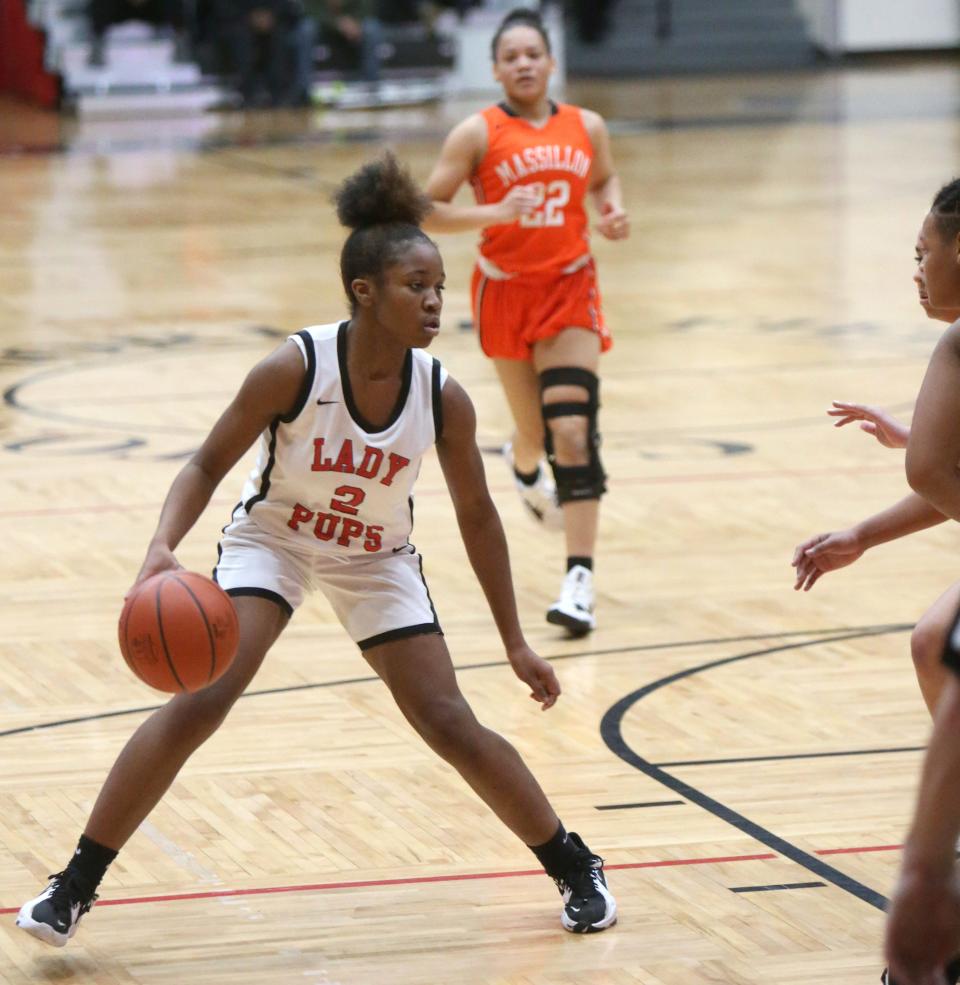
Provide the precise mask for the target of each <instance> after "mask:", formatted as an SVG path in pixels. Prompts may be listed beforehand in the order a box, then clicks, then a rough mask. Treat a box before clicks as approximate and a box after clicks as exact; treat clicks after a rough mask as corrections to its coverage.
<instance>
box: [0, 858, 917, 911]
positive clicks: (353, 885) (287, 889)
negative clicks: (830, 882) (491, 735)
mask: <svg viewBox="0 0 960 985" xmlns="http://www.w3.org/2000/svg"><path fill="white" fill-rule="evenodd" d="M900 847H901V846H900V845H877V846H871V847H866V848H829V849H826V850H824V851H820V852H817V853H816V854H817V855H841V854H847V855H854V854H858V853H860V852H885V851H893V850H894V849H898V848H900ZM778 857H779V856H777V855H775V854H774V853H773V852H761V853H759V854H756V855H718V856H714V857H711V858H669V859H660V860H658V861H655V862H622V863H619V864H615V865H607V866H605V867H604V868H605V869H606V871H607V872H612V871H614V870H616V869H662V868H669V867H672V866H677V865H719V864H720V863H722V862H760V861H764V862H765V861H771V860H772V859H775V858H778ZM542 875H543V869H519V870H516V871H513V872H471V873H462V874H452V875H445V876H407V877H406V878H403V879H361V880H356V881H351V882H317V883H308V884H305V885H302V886H262V887H260V888H257V889H212V890H206V891H204V892H199V893H170V894H167V895H162V896H131V897H129V898H127V899H105V900H100V901H99V902H98V903H97V906H131V905H133V904H135V903H168V902H176V901H179V900H195V899H224V898H227V899H234V898H237V897H240V896H270V895H275V894H277V893H318V892H327V891H329V890H333V889H369V888H371V887H374V886H414V885H417V884H419V883H427V882H463V881H465V880H470V879H513V878H517V877H520V876H542ZM18 911H19V907H14V906H8V907H4V908H0V915H3V914H7V913H17V912H18Z"/></svg>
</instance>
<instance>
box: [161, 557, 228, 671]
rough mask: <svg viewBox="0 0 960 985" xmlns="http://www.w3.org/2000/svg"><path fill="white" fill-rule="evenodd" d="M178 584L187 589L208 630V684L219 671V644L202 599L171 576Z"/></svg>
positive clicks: (178, 577) (183, 583)
mask: <svg viewBox="0 0 960 985" xmlns="http://www.w3.org/2000/svg"><path fill="white" fill-rule="evenodd" d="M171 577H172V578H173V579H174V581H176V582H177V584H179V585H182V586H183V588H184V589H186V591H187V594H188V595H189V596H190V598H191V599H193V604H194V605H195V606H196V607H197V611H198V612H199V613H200V618H201V619H202V620H203V625H204V626H205V627H206V630H207V640H208V641H209V643H210V673H209V674H207V683H208V684H209V683H210V681H212V680H213V674H214V671H215V670H216V669H217V644H216V640H214V638H213V630H212V629H211V628H210V620H209V619H207V614H206V612H204V611H203V606H202V605H201V604H200V599H198V598H197V596H196V595H195V594H194V591H193V589H192V588H191V587H190V586H189V585H188V584H187V583H186V582H185V581H184V580H183V579H182V578H181V577H180V576H179V575H177V574H173V575H171Z"/></svg>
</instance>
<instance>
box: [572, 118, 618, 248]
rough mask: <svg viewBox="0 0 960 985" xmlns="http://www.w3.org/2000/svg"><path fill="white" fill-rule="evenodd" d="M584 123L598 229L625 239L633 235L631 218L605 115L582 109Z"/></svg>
mask: <svg viewBox="0 0 960 985" xmlns="http://www.w3.org/2000/svg"><path fill="white" fill-rule="evenodd" d="M580 114H581V117H582V119H583V125H584V127H585V128H586V131H587V135H588V136H589V137H590V142H591V143H592V144H593V164H592V165H591V167H590V186H589V187H590V197H591V198H592V199H593V204H594V207H595V208H596V210H597V213H598V214H599V216H600V219H599V220H598V221H597V232H599V233H600V235H601V236H605V237H606V238H607V239H626V238H627V237H628V236H629V235H630V217H629V216H628V215H627V213H626V211H625V210H624V207H623V192H622V191H621V188H620V178H619V177H618V175H617V172H616V170H615V169H614V166H613V151H612V150H611V148H610V134H609V132H608V131H607V125H606V123H605V122H604V120H603V117H602V116H601V115H600V114H599V113H594V112H593V110H589V109H581V110H580Z"/></svg>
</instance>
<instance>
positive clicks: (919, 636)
mask: <svg viewBox="0 0 960 985" xmlns="http://www.w3.org/2000/svg"><path fill="white" fill-rule="evenodd" d="M958 203H960V182H953V183H951V184H949V185H946V186H944V188H942V189H941V190H940V192H938V194H937V196H936V198H935V199H934V202H933V205H932V207H931V209H930V213H929V214H928V216H927V217H926V219H925V220H924V223H923V226H922V227H921V229H920V232H919V235H918V237H917V243H916V260H917V269H916V271H915V273H914V277H913V279H914V283H915V284H916V286H917V292H918V295H919V300H920V305H921V307H922V308H923V310H924V311H925V312H926V314H927V317H928V318H931V319H934V320H936V321H944V322H954V321H956V320H957V319H958V318H960V303H955V302H954V301H953V300H952V299H951V297H950V295H949V293H945V292H944V289H943V287H942V286H941V285H940V284H935V285H934V291H936V290H937V289H939V292H940V294H939V297H938V295H937V293H934V292H933V291H931V290H930V285H929V284H928V279H929V277H928V271H927V257H928V255H929V254H930V252H931V248H932V246H933V244H934V243H935V242H937V238H938V237H939V236H940V228H941V224H942V223H948V224H949V221H953V220H952V216H953V214H954V211H953V210H956V209H957V208H958V207H960V206H958ZM934 276H936V271H935V272H934ZM827 413H828V414H830V415H831V416H832V417H836V418H837V421H836V426H837V427H843V426H844V425H846V424H850V423H853V422H854V421H858V422H860V427H861V429H862V430H864V431H865V432H866V433H867V434H870V435H873V436H874V437H875V438H876V439H877V441H878V442H879V443H880V444H882V445H884V446H885V447H888V448H908V446H909V444H910V441H911V440H912V434H911V428H909V427H907V426H906V425H904V424H901V423H900V422H899V421H897V420H895V419H894V418H893V417H891V416H890V415H889V414H887V413H886V412H885V411H883V410H881V409H879V408H876V407H870V406H867V405H865V404H857V403H850V402H846V401H839V400H837V401H834V402H833V407H832V409H831V410H829V411H828V412H827ZM914 448H916V440H915V439H914ZM908 462H909V455H908ZM947 519H948V517H947V516H945V515H944V514H943V513H942V512H941V511H940V510H939V509H937V508H936V506H935V505H934V504H933V503H931V502H930V501H929V499H928V498H927V497H925V496H924V495H922V493H921V492H918V491H913V492H911V493H910V494H909V495H907V496H906V497H905V498H903V499H901V500H899V501H898V502H897V503H895V504H894V505H893V506H891V507H889V508H888V509H885V510H882V511H881V512H880V513H877V514H875V515H874V516H871V517H868V518H867V519H865V520H862V521H861V522H860V523H857V524H855V525H854V526H852V527H849V528H848V529H846V530H837V531H832V532H829V533H821V534H816V535H814V536H813V537H809V538H807V539H806V540H805V541H803V543H801V544H799V545H798V546H797V548H796V549H795V550H794V554H793V559H792V562H791V563H792V565H793V567H794V568H795V569H796V579H795V582H794V588H795V589H797V590H801V589H802V590H803V591H810V589H811V588H813V586H814V585H815V584H816V583H817V581H818V580H819V579H820V578H821V577H822V576H823V575H824V574H826V573H827V572H829V571H835V570H837V569H838V568H843V567H846V566H847V565H850V564H853V562H854V561H856V560H857V559H858V558H860V557H861V556H862V555H863V553H864V552H865V551H867V550H868V549H870V548H872V547H876V546H878V545H880V544H885V543H887V542H888V541H891V540H896V539H898V538H900V537H905V536H907V535H908V534H912V533H916V532H918V531H920V530H926V529H928V528H929V527H933V526H936V525H937V524H940V523H943V522H944V521H945V520H947ZM958 605H960V581H958V582H955V583H954V584H953V585H951V586H950V587H949V588H948V589H947V590H946V591H945V592H944V593H943V594H942V595H941V596H940V597H939V598H938V599H937V600H936V601H935V602H934V603H933V605H931V606H930V608H929V609H927V611H926V612H925V613H924V614H923V615H922V616H921V617H920V619H919V621H918V622H917V624H916V626H915V627H914V629H913V633H912V635H911V637H910V650H911V655H912V657H913V663H914V668H915V670H916V674H917V681H918V683H919V685H920V691H921V694H922V695H923V699H924V702H925V703H926V705H927V708H928V709H929V711H930V713H931V714H933V712H934V710H935V709H936V706H937V702H938V700H939V698H940V692H941V691H942V689H943V686H944V683H945V682H946V680H947V670H946V668H945V667H944V665H943V662H942V661H941V659H940V657H941V654H942V653H943V641H944V639H945V638H946V634H947V628H948V627H949V626H950V625H951V623H952V621H953V618H954V615H955V614H956V612H957V607H958Z"/></svg>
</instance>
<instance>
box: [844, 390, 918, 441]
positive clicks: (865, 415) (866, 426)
mask: <svg viewBox="0 0 960 985" xmlns="http://www.w3.org/2000/svg"><path fill="white" fill-rule="evenodd" d="M827 413H828V414H829V415H830V416H831V417H836V418H838V420H837V421H835V422H834V425H833V426H834V427H835V428H842V427H843V426H844V424H852V423H853V422H854V421H859V422H860V430H861V431H866V432H867V434H872V435H873V436H874V437H875V438H876V439H877V441H879V442H880V444H881V445H883V446H884V447H885V448H906V447H907V438H909V437H910V428H908V427H907V426H906V424H901V423H900V422H899V421H898V420H896V419H895V418H893V417H891V416H890V415H889V414H888V413H887V412H886V411H885V410H882V409H881V408H880V407H868V406H867V405H866V404H851V403H847V402H846V401H845V400H834V401H833V407H832V408H831V409H830V410H828V411H827Z"/></svg>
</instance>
